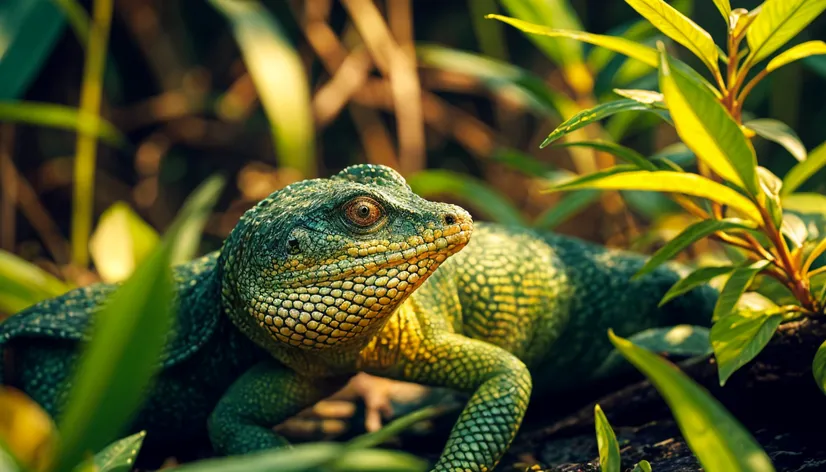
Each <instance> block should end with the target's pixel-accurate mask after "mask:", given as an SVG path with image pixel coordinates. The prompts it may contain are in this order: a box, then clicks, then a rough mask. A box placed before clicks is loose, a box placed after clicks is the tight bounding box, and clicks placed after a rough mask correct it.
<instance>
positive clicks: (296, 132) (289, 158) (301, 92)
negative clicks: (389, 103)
mask: <svg viewBox="0 0 826 472" xmlns="http://www.w3.org/2000/svg"><path fill="white" fill-rule="evenodd" d="M210 3H212V6H214V7H215V9H216V10H218V11H219V12H221V13H222V14H223V15H224V16H226V18H227V19H228V20H229V22H230V25H231V27H232V33H233V35H234V36H235V40H236V41H237V42H238V46H239V47H240V48H241V54H242V56H243V57H244V63H245V64H246V66H247V69H248V70H249V73H250V76H251V77H252V81H253V83H254V84H255V88H256V90H257V91H258V96H259V97H260V98H261V104H262V105H263V107H264V111H265V112H266V114H267V117H268V118H269V121H270V126H271V131H272V135H273V142H274V143H275V149H276V152H277V154H278V156H277V157H278V160H279V163H280V164H281V165H282V166H284V167H290V168H293V169H295V170H297V171H299V172H300V173H301V175H302V177H304V178H307V177H314V176H315V175H316V172H317V170H316V162H315V130H314V125H313V114H312V109H311V106H310V90H309V85H308V84H309V80H308V79H307V74H306V73H305V71H304V65H303V63H302V61H301V58H300V57H299V55H298V53H297V52H296V50H295V48H294V47H293V46H292V44H290V41H289V39H288V38H287V37H286V36H285V34H284V33H283V31H282V28H281V26H280V25H279V23H278V20H276V19H275V17H273V16H272V15H271V14H270V13H269V12H268V11H267V9H266V8H265V7H264V6H263V5H261V3H259V2H258V1H254V0H249V1H245V2H236V1H233V0H210Z"/></svg>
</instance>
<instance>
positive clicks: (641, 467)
mask: <svg viewBox="0 0 826 472" xmlns="http://www.w3.org/2000/svg"><path fill="white" fill-rule="evenodd" d="M717 1H720V0H717ZM631 472H651V464H649V463H648V461H646V460H641V461H639V462H638V463H637V464H636V465H635V466H634V470H632V471H631Z"/></svg>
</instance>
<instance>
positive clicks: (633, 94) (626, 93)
mask: <svg viewBox="0 0 826 472" xmlns="http://www.w3.org/2000/svg"><path fill="white" fill-rule="evenodd" d="M614 93H616V94H617V95H621V96H623V97H625V98H630V99H631V100H636V101H638V102H640V103H644V104H646V105H657V106H660V107H663V108H664V107H665V103H664V100H665V97H663V94H661V93H660V92H655V91H653V90H639V89H614Z"/></svg>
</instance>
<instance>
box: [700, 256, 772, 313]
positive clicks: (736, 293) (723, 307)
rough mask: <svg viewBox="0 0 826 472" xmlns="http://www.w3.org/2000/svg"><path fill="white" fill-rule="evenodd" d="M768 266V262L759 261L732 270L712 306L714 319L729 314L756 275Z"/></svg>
mask: <svg viewBox="0 0 826 472" xmlns="http://www.w3.org/2000/svg"><path fill="white" fill-rule="evenodd" d="M768 265H769V261H766V260H760V261H756V262H753V263H751V264H749V265H747V266H741V267H737V268H735V269H734V271H733V272H732V273H731V277H729V279H728V281H727V282H726V285H724V286H723V290H722V291H721V292H720V296H719V297H718V298H717V303H716V304H715V305H714V314H713V315H712V316H713V317H714V319H718V320H719V319H721V318H723V317H725V316H727V315H729V314H731V313H732V312H733V311H734V309H735V307H736V306H737V302H738V301H739V300H740V297H741V296H742V295H743V293H744V292H745V291H746V289H747V288H749V285H751V282H752V281H753V280H754V277H755V276H757V274H758V273H759V272H760V271H761V270H763V269H765V268H766V266H768Z"/></svg>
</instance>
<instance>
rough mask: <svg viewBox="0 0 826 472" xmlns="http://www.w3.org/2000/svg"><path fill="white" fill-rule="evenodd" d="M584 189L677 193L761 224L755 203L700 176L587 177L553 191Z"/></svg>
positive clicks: (633, 173)
mask: <svg viewBox="0 0 826 472" xmlns="http://www.w3.org/2000/svg"><path fill="white" fill-rule="evenodd" d="M581 188H601V189H613V190H649V191H657V192H674V193H682V194H686V195H693V196H695V197H701V198H706V199H709V200H711V201H715V202H719V203H722V204H724V205H728V206H729V207H731V208H733V209H735V210H737V211H739V212H740V213H742V214H743V216H745V217H747V218H749V219H751V220H752V221H755V222H759V221H761V217H760V211H759V210H758V209H757V207H756V206H755V205H754V203H753V202H752V201H750V200H749V199H747V198H746V197H744V196H743V195H741V194H739V193H737V192H736V191H734V190H732V189H730V188H728V187H726V186H724V185H721V184H718V183H717V182H714V181H712V180H709V179H706V178H705V177H702V176H699V175H697V174H691V173H687V172H673V171H657V172H656V173H653V174H652V173H651V172H649V171H624V172H616V173H605V174H600V175H593V176H585V177H582V178H580V179H576V180H574V181H571V182H565V183H562V184H559V185H556V186H554V187H552V188H551V189H550V191H552V192H558V191H561V190H575V189H581Z"/></svg>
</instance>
